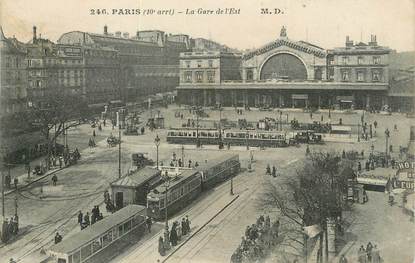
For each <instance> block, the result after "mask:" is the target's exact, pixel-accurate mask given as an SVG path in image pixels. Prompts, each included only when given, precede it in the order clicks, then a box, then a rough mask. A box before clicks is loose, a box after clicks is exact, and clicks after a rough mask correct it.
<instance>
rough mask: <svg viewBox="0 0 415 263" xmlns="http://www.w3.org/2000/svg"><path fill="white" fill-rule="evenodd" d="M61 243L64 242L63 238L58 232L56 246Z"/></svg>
mask: <svg viewBox="0 0 415 263" xmlns="http://www.w3.org/2000/svg"><path fill="white" fill-rule="evenodd" d="M61 241H62V236H61V235H59V232H56V235H55V244H58V243H59V242H61Z"/></svg>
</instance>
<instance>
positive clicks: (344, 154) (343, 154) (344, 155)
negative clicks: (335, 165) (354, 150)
mask: <svg viewBox="0 0 415 263" xmlns="http://www.w3.org/2000/svg"><path fill="white" fill-rule="evenodd" d="M342 158H346V151H345V150H343V152H342Z"/></svg>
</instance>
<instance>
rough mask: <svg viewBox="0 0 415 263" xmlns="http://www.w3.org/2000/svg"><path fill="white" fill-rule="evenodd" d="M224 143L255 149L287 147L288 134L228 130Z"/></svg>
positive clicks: (224, 136)
mask: <svg viewBox="0 0 415 263" xmlns="http://www.w3.org/2000/svg"><path fill="white" fill-rule="evenodd" d="M223 143H224V144H230V145H239V146H242V145H247V146H253V147H274V148H275V147H286V146H288V143H287V138H286V134H285V133H283V132H278V131H257V130H245V131H243V130H227V131H224V134H223Z"/></svg>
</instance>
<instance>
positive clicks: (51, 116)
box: [25, 92, 88, 167]
mask: <svg viewBox="0 0 415 263" xmlns="http://www.w3.org/2000/svg"><path fill="white" fill-rule="evenodd" d="M87 114H88V111H87V105H86V104H85V103H84V102H83V101H82V99H80V98H79V97H78V96H74V95H69V94H65V93H63V92H61V93H58V92H54V93H53V94H49V96H47V97H46V98H44V99H42V101H40V102H38V103H33V104H32V105H31V107H30V108H29V111H28V112H27V114H26V115H25V117H26V121H27V123H29V124H30V125H31V126H32V127H34V128H37V129H40V131H41V133H42V135H43V136H44V138H45V139H46V142H47V155H48V158H47V159H48V160H49V157H50V154H51V150H52V144H53V143H54V142H56V139H57V138H58V137H59V136H60V135H62V134H64V132H65V131H66V130H67V129H69V128H71V127H74V126H76V125H78V124H79V123H80V121H81V119H84V118H85V117H86V115H87ZM52 130H53V133H52V132H51V131H52ZM54 150H56V149H54ZM48 162H49V161H48ZM47 165H48V167H49V163H47Z"/></svg>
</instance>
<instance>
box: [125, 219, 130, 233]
mask: <svg viewBox="0 0 415 263" xmlns="http://www.w3.org/2000/svg"><path fill="white" fill-rule="evenodd" d="M130 230H131V220H129V221H127V222H125V223H124V233H127V232H128V231H130Z"/></svg>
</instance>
